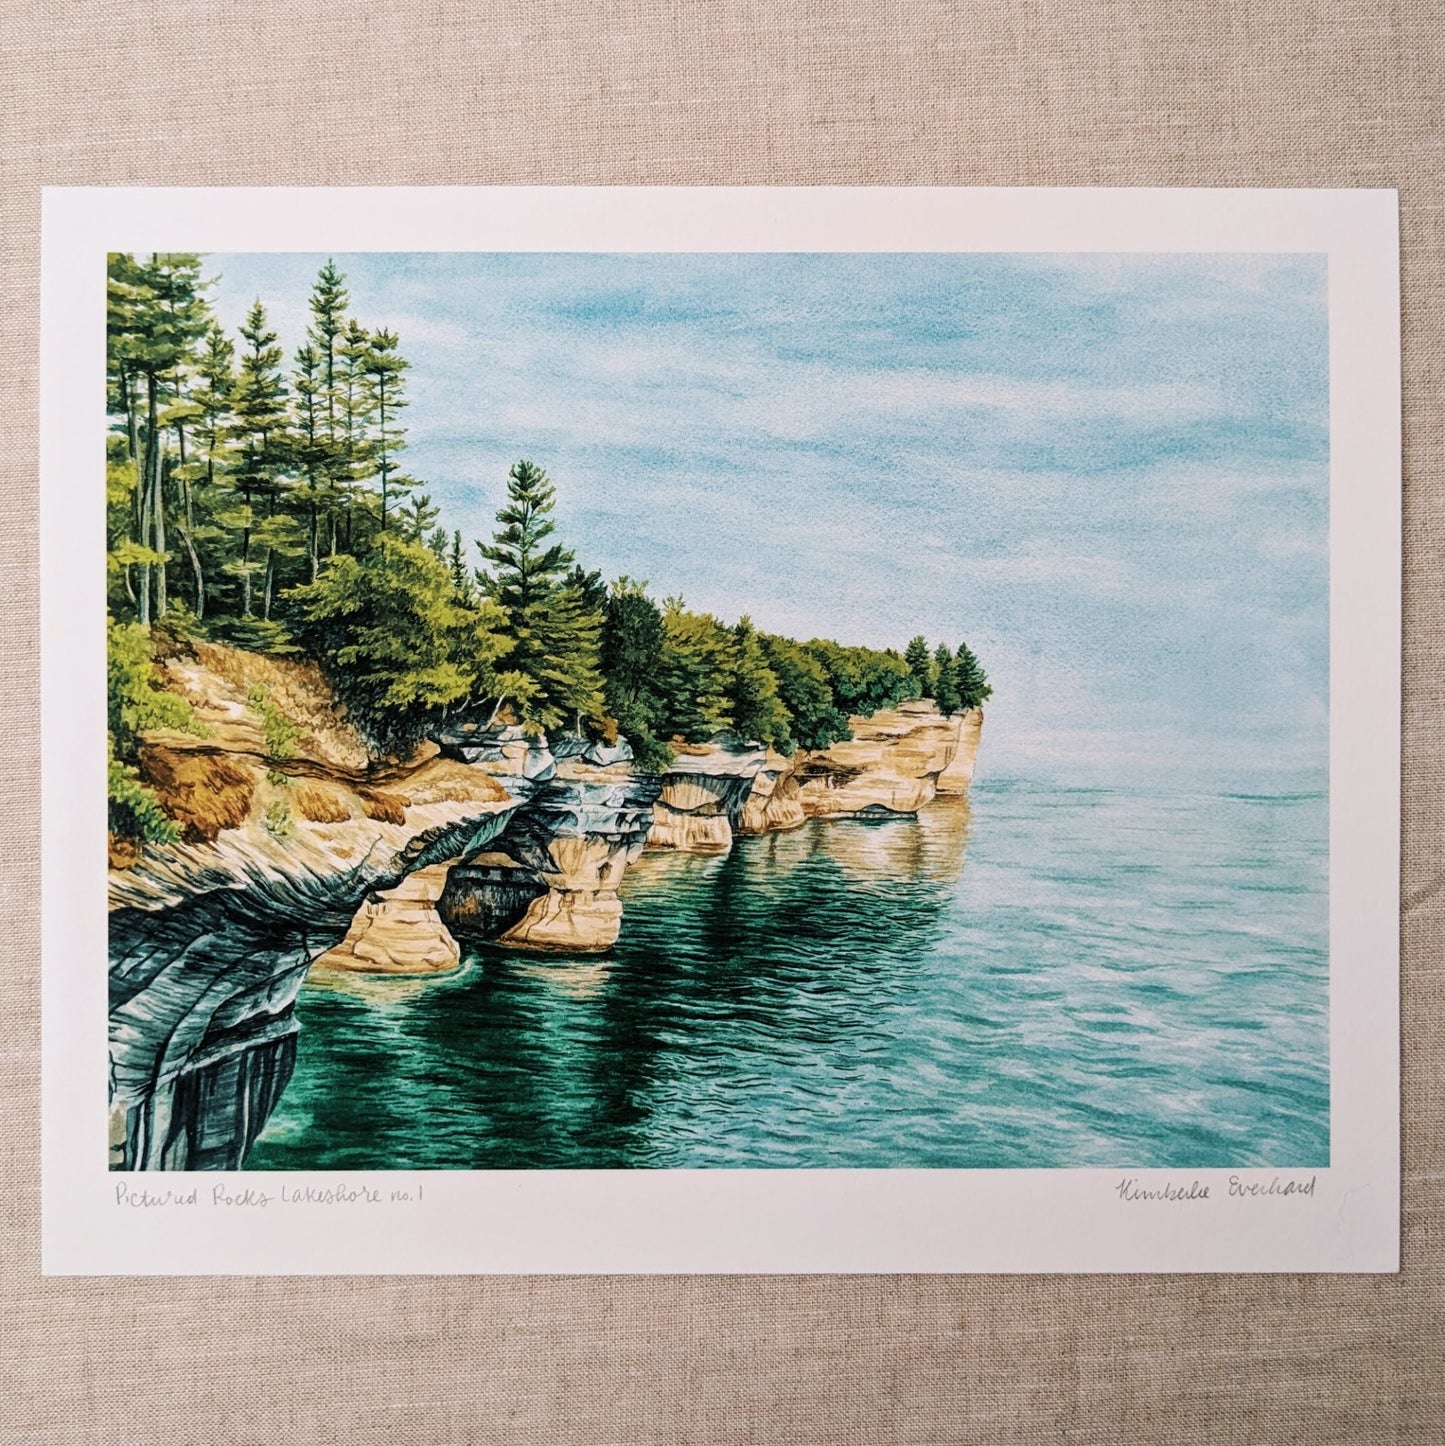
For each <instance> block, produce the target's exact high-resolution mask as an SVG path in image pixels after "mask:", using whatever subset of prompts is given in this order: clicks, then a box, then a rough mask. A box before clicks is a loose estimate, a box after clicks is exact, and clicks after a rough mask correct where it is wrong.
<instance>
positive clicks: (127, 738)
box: [106, 618, 205, 758]
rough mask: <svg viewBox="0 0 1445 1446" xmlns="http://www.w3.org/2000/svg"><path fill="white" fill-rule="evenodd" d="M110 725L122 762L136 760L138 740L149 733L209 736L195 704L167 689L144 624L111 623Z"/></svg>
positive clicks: (108, 650)
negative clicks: (156, 730) (166, 731)
mask: <svg viewBox="0 0 1445 1446" xmlns="http://www.w3.org/2000/svg"><path fill="white" fill-rule="evenodd" d="M106 721H107V724H108V726H109V730H110V738H111V744H112V747H113V749H114V751H115V754H116V755H117V756H118V757H120V758H132V757H134V754H135V747H136V742H137V737H138V735H139V734H140V733H141V732H143V731H144V730H145V729H148V728H173V729H175V730H176V731H178V732H181V733H192V734H195V735H197V736H200V737H204V735H205V729H204V727H203V726H202V725H201V723H200V722H199V720H198V719H197V718H196V715H195V712H194V711H193V710H192V708H191V705H190V704H189V703H187V702H186V700H185V699H184V698H181V697H179V696H177V695H176V694H175V693H168V692H166V691H165V689H164V688H163V687H162V686H161V681H160V678H159V676H158V675H157V673H156V670H155V664H154V662H153V660H152V652H151V635H150V629H149V628H146V627H142V626H141V624H139V623H117V622H116V621H115V620H114V619H113V618H108V619H107V620H106Z"/></svg>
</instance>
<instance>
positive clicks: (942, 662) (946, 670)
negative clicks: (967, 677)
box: [933, 643, 961, 713]
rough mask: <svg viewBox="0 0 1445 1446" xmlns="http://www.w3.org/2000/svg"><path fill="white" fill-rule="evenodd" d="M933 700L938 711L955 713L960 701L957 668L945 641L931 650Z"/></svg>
mask: <svg viewBox="0 0 1445 1446" xmlns="http://www.w3.org/2000/svg"><path fill="white" fill-rule="evenodd" d="M933 676H934V684H933V701H934V702H935V703H936V704H937V705H938V711H939V712H940V713H956V712H958V706H959V703H960V701H961V698H960V694H959V691H958V676H957V670H956V669H955V667H954V659H953V653H952V652H951V651H950V650H949V647H948V644H947V643H940V644H939V645H938V646H937V647H936V648H935V649H934V650H933Z"/></svg>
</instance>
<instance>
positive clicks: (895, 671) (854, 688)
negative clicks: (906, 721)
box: [803, 638, 920, 718]
mask: <svg viewBox="0 0 1445 1446" xmlns="http://www.w3.org/2000/svg"><path fill="white" fill-rule="evenodd" d="M803 648H804V650H805V651H806V652H807V653H809V654H810V655H811V656H812V657H813V658H815V659H817V661H818V662H819V663H820V664H821V665H822V667H823V670H824V671H825V672H826V673H827V675H828V682H829V685H830V686H831V687H832V689H833V701H834V705H835V706H836V707H837V709H838V711H839V712H841V713H842V714H844V716H845V717H853V716H855V715H857V716H859V717H864V718H866V717H867V716H868V715H869V714H870V713H876V712H878V710H879V709H880V708H891V707H893V705H894V704H895V703H900V702H902V700H903V699H905V698H916V697H918V696H919V692H920V689H919V686H918V679H917V678H916V677H915V676H914V673H913V670H912V669H911V668H910V667H909V666H908V664H907V663H906V662H905V661H904V660H903V659H902V658H901V657H900V656H899V655H898V654H897V653H895V652H894V651H893V650H892V649H885V650H883V651H880V650H879V649H877V648H858V647H844V646H843V645H842V644H840V643H835V642H830V641H829V640H827V639H825V638H813V639H812V640H811V641H810V642H806V643H804V644H803Z"/></svg>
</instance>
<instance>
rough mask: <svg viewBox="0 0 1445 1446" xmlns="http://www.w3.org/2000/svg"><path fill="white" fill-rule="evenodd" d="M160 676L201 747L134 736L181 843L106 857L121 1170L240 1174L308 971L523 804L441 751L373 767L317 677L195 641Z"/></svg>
mask: <svg viewBox="0 0 1445 1446" xmlns="http://www.w3.org/2000/svg"><path fill="white" fill-rule="evenodd" d="M165 672H166V678H167V682H168V684H169V685H170V686H172V687H173V688H174V689H175V690H176V691H177V692H180V693H182V694H183V696H185V697H187V698H188V699H189V700H190V702H191V703H192V705H193V707H194V708H195V711H196V715H197V718H198V720H199V721H200V723H201V725H202V726H203V728H204V729H205V733H204V735H203V736H199V737H197V736H192V735H189V734H179V733H169V732H167V733H159V732H157V733H153V734H148V735H146V736H145V737H144V739H143V745H142V749H141V770H142V773H143V776H144V777H145V778H146V779H147V781H148V782H149V783H150V784H151V786H152V787H153V788H154V789H155V791H156V793H157V795H158V796H159V798H160V800H161V802H162V804H163V805H164V806H165V808H166V809H167V811H168V812H169V813H170V814H171V816H172V817H173V818H175V819H176V821H177V823H178V824H179V826H180V827H181V829H182V831H183V838H182V839H181V841H180V842H178V843H174V844H147V845H146V846H145V847H144V848H143V849H135V848H131V849H127V850H119V851H117V850H115V849H113V850H112V852H113V855H114V854H115V853H117V852H119V853H120V855H121V859H122V861H123V862H124V863H125V864H126V865H127V866H126V867H123V868H113V869H112V870H111V873H110V881H109V907H110V993H111V1010H110V1088H111V1145H112V1162H113V1163H114V1164H115V1165H118V1166H121V1167H123V1168H130V1169H141V1168H171V1169H185V1168H192V1169H202V1168H235V1167H237V1166H238V1165H239V1163H240V1161H241V1160H242V1158H244V1154H245V1150H246V1149H247V1147H248V1146H249V1144H250V1142H251V1140H252V1139H254V1137H255V1135H256V1134H257V1133H258V1132H259V1130H260V1128H261V1126H262V1125H263V1124H264V1122H265V1118H266V1115H267V1114H268V1113H269V1112H270V1109H271V1108H272V1106H273V1105H274V1103H275V1100H276V1098H278V1097H279V1095H280V1092H281V1090H282V1089H283V1088H284V1087H285V1083H286V1080H287V1078H289V1075H290V1069H291V1060H292V1059H293V1057H294V1049H295V1043H294V1039H293V1037H292V1036H294V1033H295V1023H294V1020H293V1018H292V1006H293V1003H294V1001H295V997H296V992H297V990H298V989H299V987H300V984H301V981H302V979H303V978H304V977H305V974H306V971H307V969H308V968H309V967H310V965H311V962H312V960H313V959H314V958H315V957H316V956H318V955H320V954H323V953H325V952H326V951H327V950H329V949H331V948H333V947H334V946H336V945H338V944H339V943H341V941H342V940H343V939H344V938H346V936H347V935H348V932H349V931H350V930H351V928H352V926H353V923H354V922H355V916H356V914H357V910H358V906H362V905H363V903H364V901H366V900H368V899H370V898H373V897H374V896H377V895H379V894H383V893H384V892H385V891H387V890H390V889H393V888H395V887H396V886H397V885H398V884H401V883H402V882H403V880H405V879H407V878H408V877H409V876H411V875H412V874H414V873H416V872H418V871H419V870H424V869H427V868H429V867H430V866H432V865H435V864H439V863H442V862H444V861H446V860H448V859H452V858H456V857H458V856H459V855H462V854H465V853H473V852H477V851H478V850H480V849H481V848H483V847H484V846H485V845H486V843H487V842H488V841H489V840H490V839H491V838H493V837H495V836H496V834H498V833H500V832H501V831H502V829H503V828H504V827H505V826H506V823H507V821H508V819H509V817H510V816H511V814H512V813H514V812H515V811H516V809H517V808H518V807H519V805H520V800H519V799H518V798H516V797H514V796H513V795H512V794H510V793H509V792H508V791H507V789H506V788H504V787H503V786H502V785H501V784H500V783H499V782H498V781H497V780H495V779H493V778H491V777H489V776H488V775H487V774H485V773H483V772H480V771H479V770H476V769H473V768H469V767H468V766H467V765H466V764H464V763H460V762H457V761H454V760H449V759H444V758H440V757H438V756H437V750H436V748H435V746H430V747H427V748H423V749H421V750H419V751H418V753H417V755H416V756H415V757H413V758H411V759H408V760H405V761H404V762H391V763H387V764H384V765H378V764H375V763H369V761H368V758H367V754H366V750H365V748H364V746H363V745H362V743H361V740H360V739H359V737H358V736H357V735H356V734H355V732H354V730H352V729H350V728H349V727H348V726H347V725H346V723H345V720H344V719H343V718H342V717H341V715H340V714H339V712H338V710H337V709H336V708H335V707H334V706H333V705H332V702H331V699H330V695H329V693H328V692H327V690H326V688H325V685H324V683H323V682H322V681H321V679H320V677H319V675H318V674H316V673H315V671H314V670H309V669H307V668H304V667H301V666H299V665H293V664H286V663H280V662H276V661H274V660H269V659H264V658H258V657H255V656H254V655H251V654H245V653H240V652H237V651H236V650H233V649H228V648H219V647H214V646H212V645H208V644H201V645H199V646H198V647H197V648H196V649H195V651H194V654H193V655H188V656H186V657H183V658H177V659H171V660H169V661H168V662H167V663H166V665H165ZM283 725H284V726H283ZM363 912H364V911H363Z"/></svg>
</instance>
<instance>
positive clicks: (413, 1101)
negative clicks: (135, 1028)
mask: <svg viewBox="0 0 1445 1446" xmlns="http://www.w3.org/2000/svg"><path fill="white" fill-rule="evenodd" d="M1326 839H1327V803H1326V798H1325V795H1324V794H1323V793H1276V794H1268V793H1262V794H1222V795H1215V796H1207V795H1202V794H1186V793H1171V794H1159V793H1148V792H1143V791H1140V792H1131V791H1125V790H1119V789H1091V788H1060V787H1059V786H1057V785H1055V784H1043V783H1033V782H1025V781H1021V780H991V781H990V780H980V782H978V783H977V784H976V785H975V787H974V792H973V797H972V801H971V803H970V802H966V801H964V800H954V799H940V800H939V801H938V802H936V803H934V804H932V805H931V806H930V807H928V808H926V809H925V810H923V812H922V813H921V814H919V816H918V817H917V818H916V819H896V820H890V821H886V822H864V821H848V822H836V823H813V824H808V825H806V826H805V827H803V828H801V829H799V830H796V831H794V832H791V833H785V834H775V835H772V836H770V837H766V838H757V839H742V840H739V841H738V842H737V844H736V845H735V846H734V848H733V851H732V852H731V854H729V855H728V856H727V857H725V858H700V857H691V856H686V855H670V854H648V855H646V856H644V858H643V859H642V860H641V861H640V862H639V863H638V864H636V865H634V867H633V868H632V869H631V870H630V871H629V873H628V875H627V879H626V883H625V885H624V888H623V901H624V905H625V908H626V917H625V919H624V922H623V928H622V937H621V940H620V941H619V943H618V944H617V946H616V947H615V948H614V949H613V950H612V951H611V952H610V953H609V954H607V955H605V956H603V957H600V958H599V957H595V956H594V957H578V958H576V959H572V960H567V959H557V958H552V957H545V956H529V955H525V954H518V953H512V952H505V951H500V950H484V951H480V952H478V953H475V954H473V955H471V956H469V958H468V959H467V961H466V963H465V966H464V967H463V968H462V969H461V970H459V971H458V972H456V973H455V974H452V975H449V976H447V977H445V978H441V979H433V980H429V981H418V980H388V979H371V978H362V977H340V978H338V977H337V976H328V977H326V978H325V979H324V980H322V979H314V980H312V981H311V982H309V983H308V984H307V985H306V987H305V988H304V989H303V990H302V993H301V996H300V999H299V1000H298V1003H297V1007H296V1008H297V1017H298V1019H299V1020H300V1024H301V1036H300V1041H299V1056H298V1062H297V1066H296V1073H295V1076H294V1078H293V1079H292V1081H291V1083H290V1085H289V1086H288V1088H287V1090H286V1093H285V1095H284V1096H283V1098H282V1100H281V1103H280V1105H279V1107H278V1108H277V1110H276V1112H275V1114H274V1115H273V1116H272V1118H271V1120H270V1122H269V1123H268V1125H267V1127H266V1130H265V1132H264V1133H263V1135H262V1136H261V1138H260V1140H259V1141H258V1142H257V1144H256V1145H255V1147H254V1148H253V1150H252V1152H251V1155H250V1157H249V1159H248V1161H247V1168H249V1169H262V1170H279V1169H388V1168H417V1169H447V1168H454V1169H489V1168H613V1167H623V1166H649V1167H681V1166H828V1167H838V1166H847V1167H876V1166H948V1167H975V1168H985V1167H989V1168H1001V1167H1021V1166H1030V1167H1048V1166H1101V1167H1112V1168H1123V1167H1139V1168H1142V1167H1147V1166H1172V1167H1183V1166H1191V1167H1201V1168H1202V1167H1207V1166H1264V1165H1269V1166H1277V1167H1300V1168H1303V1167H1315V1166H1323V1165H1326V1164H1328V1162H1329V1056H1328V1017H1327V993H1328V948H1327V946H1328V939H1327V895H1326V881H1327V880H1326V864H1327V857H1326V850H1327V844H1326Z"/></svg>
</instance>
